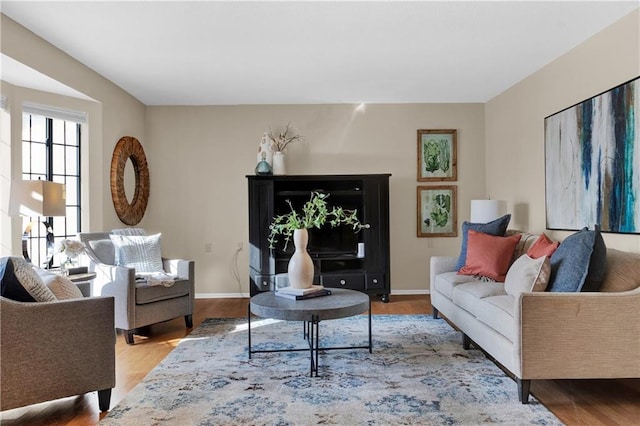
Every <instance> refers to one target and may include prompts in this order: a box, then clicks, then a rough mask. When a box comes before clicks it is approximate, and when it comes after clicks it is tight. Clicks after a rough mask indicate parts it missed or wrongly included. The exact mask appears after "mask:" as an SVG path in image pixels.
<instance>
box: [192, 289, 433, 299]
mask: <svg viewBox="0 0 640 426" xmlns="http://www.w3.org/2000/svg"><path fill="white" fill-rule="evenodd" d="M418 294H429V290H394V291H392V292H391V296H410V295H418ZM248 297H249V293H196V294H195V298H196V299H239V298H248Z"/></svg>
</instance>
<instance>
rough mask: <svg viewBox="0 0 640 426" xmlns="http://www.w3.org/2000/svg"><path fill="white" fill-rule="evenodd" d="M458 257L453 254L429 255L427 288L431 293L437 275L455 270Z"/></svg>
mask: <svg viewBox="0 0 640 426" xmlns="http://www.w3.org/2000/svg"><path fill="white" fill-rule="evenodd" d="M457 263H458V258H457V257H453V256H431V261H430V265H429V266H430V268H429V288H430V291H431V293H433V290H434V289H433V286H434V284H435V281H436V280H435V278H436V276H437V275H440V274H442V273H443V272H453V271H455V270H456V264H457Z"/></svg>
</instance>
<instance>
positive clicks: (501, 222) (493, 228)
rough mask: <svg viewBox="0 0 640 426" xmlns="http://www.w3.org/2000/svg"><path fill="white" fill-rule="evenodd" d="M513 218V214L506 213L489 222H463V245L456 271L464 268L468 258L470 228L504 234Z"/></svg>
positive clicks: (493, 233)
mask: <svg viewBox="0 0 640 426" xmlns="http://www.w3.org/2000/svg"><path fill="white" fill-rule="evenodd" d="M510 220H511V215H510V214H506V215H504V216H502V217H499V218H498V219H496V220H494V221H491V222H489V223H471V222H466V221H465V222H463V223H462V245H461V247H460V256H459V257H458V263H457V265H456V271H459V270H460V268H462V267H463V266H464V264H465V262H466V260H467V238H468V233H469V229H473V230H475V231H478V232H484V233H485V234H489V235H499V236H502V235H504V233H505V232H507V227H508V226H509V221H510Z"/></svg>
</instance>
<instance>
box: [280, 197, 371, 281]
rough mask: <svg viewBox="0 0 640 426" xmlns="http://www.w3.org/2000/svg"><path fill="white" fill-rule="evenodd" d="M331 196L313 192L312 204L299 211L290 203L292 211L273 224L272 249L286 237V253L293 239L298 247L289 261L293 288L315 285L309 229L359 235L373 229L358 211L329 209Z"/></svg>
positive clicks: (336, 207) (305, 204)
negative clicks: (343, 229) (344, 229)
mask: <svg viewBox="0 0 640 426" xmlns="http://www.w3.org/2000/svg"><path fill="white" fill-rule="evenodd" d="M328 196H329V194H327V193H320V192H312V193H311V197H310V199H309V201H307V202H305V203H304V205H303V206H302V210H301V211H299V212H298V211H296V210H295V209H294V207H293V205H292V204H291V201H290V200H287V204H289V208H290V209H291V211H290V212H288V213H285V214H282V215H279V216H276V217H275V218H274V219H273V222H272V223H271V225H269V239H268V241H269V248H271V249H273V248H275V245H276V243H278V242H279V241H278V239H277V238H278V237H279V236H282V237H284V244H285V250H286V247H287V245H288V244H289V242H290V241H291V239H293V243H294V246H295V252H294V253H293V255H292V256H291V260H289V266H288V273H289V285H290V286H291V287H293V288H309V287H311V285H312V284H313V261H312V260H311V257H310V256H309V253H307V242H308V240H309V234H308V231H307V230H308V229H310V228H318V229H319V228H322V227H323V226H326V225H329V226H331V227H336V226H340V225H344V226H351V227H352V228H353V232H356V233H357V232H359V231H361V230H362V229H364V228H369V225H368V224H362V223H361V222H360V219H358V216H357V213H358V212H357V210H348V209H344V208H342V207H339V206H333V207H332V208H331V209H329V205H328V203H327V200H326V199H327V197H328Z"/></svg>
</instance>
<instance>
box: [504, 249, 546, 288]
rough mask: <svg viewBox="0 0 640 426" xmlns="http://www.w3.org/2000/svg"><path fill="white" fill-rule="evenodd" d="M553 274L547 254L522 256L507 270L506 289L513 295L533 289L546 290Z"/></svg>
mask: <svg viewBox="0 0 640 426" xmlns="http://www.w3.org/2000/svg"><path fill="white" fill-rule="evenodd" d="M550 276H551V262H550V260H549V258H548V257H547V256H543V257H540V258H538V259H533V258H531V257H529V256H528V255H526V254H523V255H522V256H520V257H519V258H518V259H517V260H516V261H515V262H513V265H511V267H510V268H509V271H508V272H507V277H506V278H505V280H504V291H506V292H507V294H510V295H512V296H517V295H519V294H520V293H528V292H532V291H545V290H546V289H547V285H548V284H549V277H550Z"/></svg>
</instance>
